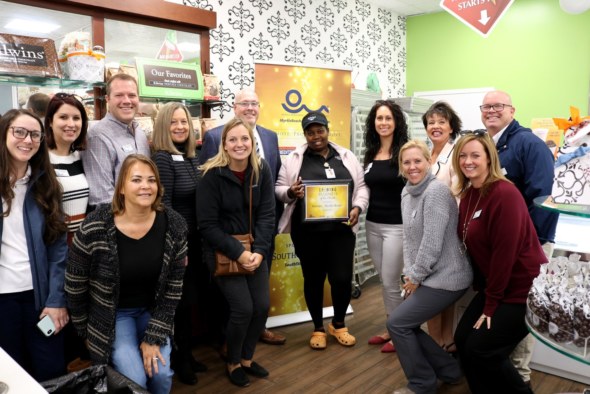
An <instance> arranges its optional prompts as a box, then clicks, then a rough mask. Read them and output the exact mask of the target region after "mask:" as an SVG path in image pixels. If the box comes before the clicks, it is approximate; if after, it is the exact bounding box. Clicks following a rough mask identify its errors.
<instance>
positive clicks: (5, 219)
mask: <svg viewBox="0 0 590 394" xmlns="http://www.w3.org/2000/svg"><path fill="white" fill-rule="evenodd" d="M43 137H44V133H43V125H42V123H41V121H40V120H39V118H37V117H36V116H35V115H33V114H32V113H31V112H29V111H27V110H16V109H13V110H10V111H8V112H7V113H5V114H4V116H2V118H1V119H0V141H2V143H0V173H1V176H0V196H1V197H2V211H1V212H2V215H1V216H0V234H1V238H2V240H1V244H0V316H3V317H4V319H3V322H2V324H0V347H2V348H3V349H4V350H5V351H6V352H7V353H8V354H9V355H10V356H11V357H12V358H13V359H14V360H15V361H16V362H18V363H19V364H20V365H21V366H22V367H23V368H24V369H25V370H27V371H28V372H29V373H30V374H31V375H32V376H33V377H34V378H35V379H36V380H38V381H44V380H48V379H52V378H55V377H57V376H59V375H62V374H63V373H65V361H64V346H63V344H64V343H63V335H62V334H61V333H60V331H61V330H62V328H63V327H64V326H65V325H66V324H67V323H68V320H69V317H68V313H67V310H66V298H65V293H64V271H65V265H66V257H67V244H66V231H67V227H66V225H65V223H64V215H63V211H62V208H61V197H62V193H61V186H60V184H59V182H58V181H57V179H56V177H55V173H54V171H53V169H52V168H51V164H50V162H49V153H48V149H47V144H46V143H45V142H44V141H43ZM44 316H49V318H48V319H50V323H51V324H53V326H54V327H55V329H54V331H53V332H52V333H50V335H49V336H45V335H44V334H42V333H41V331H40V330H39V329H38V328H37V327H36V325H37V323H38V322H39V320H40V319H42V318H43V317H44ZM45 333H47V332H45Z"/></svg>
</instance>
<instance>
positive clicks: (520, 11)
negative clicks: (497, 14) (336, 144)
mask: <svg viewBox="0 0 590 394" xmlns="http://www.w3.org/2000/svg"><path fill="white" fill-rule="evenodd" d="M406 78H407V95H408V96H411V95H413V94H414V92H418V91H429V90H449V89H468V88H482V87H488V86H492V87H495V88H496V89H500V90H505V91H507V92H508V93H510V94H511V96H512V101H513V104H514V106H515V107H516V113H515V117H516V119H517V120H519V122H520V123H521V124H523V125H527V126H529V125H530V121H531V119H532V118H539V117H568V116H569V106H570V105H573V106H576V107H578V108H580V112H581V114H582V115H586V114H587V112H588V92H589V88H590V11H586V12H585V13H582V14H580V15H571V14H567V13H565V12H564V11H562V10H561V8H560V7H559V1H558V0H515V1H514V3H513V4H512V6H511V7H510V8H509V9H508V11H507V12H506V13H505V14H504V16H503V17H502V18H501V19H500V20H499V21H498V22H497V24H496V26H495V27H494V29H493V30H492V32H491V34H490V35H488V37H487V38H483V37H482V36H481V35H480V34H478V33H476V32H475V31H473V30H472V29H471V28H469V27H468V26H466V25H465V24H463V23H462V22H461V21H459V20H458V19H456V18H455V17H454V16H452V15H451V14H449V13H448V12H439V13H436V14H429V15H421V16H415V17H409V18H408V19H407V69H406ZM480 104H481V103H474V104H473V105H474V109H475V110H477V106H478V105H480Z"/></svg>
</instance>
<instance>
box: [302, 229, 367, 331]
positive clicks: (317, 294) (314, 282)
mask: <svg viewBox="0 0 590 394" xmlns="http://www.w3.org/2000/svg"><path fill="white" fill-rule="evenodd" d="M305 227H306V226H301V227H298V228H293V231H292V232H291V239H292V240H293V246H295V253H296V254H297V257H299V261H300V262H301V271H302V272H303V292H304V295H305V302H306V303H307V309H308V310H309V313H310V314H311V318H312V320H313V324H314V327H315V328H319V327H322V326H323V316H322V308H323V306H324V282H325V281H326V276H328V282H329V283H330V288H331V294H332V304H333V306H334V320H333V321H334V322H339V323H340V322H342V323H343V322H344V316H345V315H346V309H347V308H348V304H349V303H350V294H351V283H352V268H353V258H354V247H355V240H356V236H355V235H354V233H353V232H352V230H351V229H350V228H344V229H343V231H325V232H324V231H315V232H314V231H306V228H305Z"/></svg>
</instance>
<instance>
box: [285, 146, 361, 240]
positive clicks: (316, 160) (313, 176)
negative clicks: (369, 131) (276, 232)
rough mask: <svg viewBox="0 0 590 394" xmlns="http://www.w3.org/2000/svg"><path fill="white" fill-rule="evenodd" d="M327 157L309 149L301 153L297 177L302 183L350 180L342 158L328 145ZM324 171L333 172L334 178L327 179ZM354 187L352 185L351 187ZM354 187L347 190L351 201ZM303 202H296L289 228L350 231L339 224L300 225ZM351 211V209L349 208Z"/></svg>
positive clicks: (350, 177)
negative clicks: (301, 159)
mask: <svg viewBox="0 0 590 394" xmlns="http://www.w3.org/2000/svg"><path fill="white" fill-rule="evenodd" d="M328 149H329V152H328V156H327V157H326V158H324V156H322V155H320V154H317V153H315V152H314V151H312V150H311V149H309V148H308V149H307V150H306V151H305V152H304V153H303V161H302V162H301V169H300V170H299V176H300V177H301V180H302V182H303V183H305V181H306V180H307V181H319V180H326V179H334V180H344V179H352V176H351V175H350V171H348V169H347V168H346V167H345V166H344V163H343V162H342V158H341V157H340V155H339V154H338V152H336V150H335V149H334V148H333V147H332V146H331V145H328ZM326 169H332V170H334V175H335V178H328V176H327V173H326ZM351 186H354V185H351ZM353 189H354V187H351V188H350V189H349V197H350V200H351V201H352V191H353ZM302 209H303V200H302V199H301V200H297V203H296V205H295V209H294V211H293V216H292V218H293V219H292V222H291V227H292V228H294V229H295V231H297V230H298V229H299V227H300V226H303V228H305V229H306V230H311V231H339V230H342V231H350V228H349V227H348V226H346V225H343V224H342V223H341V222H314V223H302V219H303V216H302V215H303V212H302ZM351 209H352V207H351Z"/></svg>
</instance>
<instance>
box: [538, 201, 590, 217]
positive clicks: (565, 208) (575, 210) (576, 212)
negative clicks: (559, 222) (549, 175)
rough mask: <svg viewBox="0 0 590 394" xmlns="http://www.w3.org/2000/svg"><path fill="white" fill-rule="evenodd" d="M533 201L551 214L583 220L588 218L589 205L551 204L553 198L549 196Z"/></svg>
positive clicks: (589, 215) (589, 213)
mask: <svg viewBox="0 0 590 394" xmlns="http://www.w3.org/2000/svg"><path fill="white" fill-rule="evenodd" d="M533 201H534V203H535V205H536V206H538V207H541V208H545V209H548V210H550V211H553V212H558V213H563V214H566V215H573V216H580V217H583V218H590V206H589V205H577V204H558V203H555V202H553V198H551V196H541V197H537V198H535V199H534V200H533Z"/></svg>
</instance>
